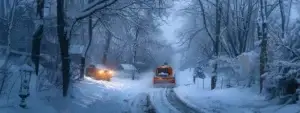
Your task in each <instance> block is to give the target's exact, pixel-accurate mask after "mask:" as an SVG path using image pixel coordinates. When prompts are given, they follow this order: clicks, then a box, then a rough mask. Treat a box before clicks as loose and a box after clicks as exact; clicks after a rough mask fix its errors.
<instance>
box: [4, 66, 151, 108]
mask: <svg viewBox="0 0 300 113" xmlns="http://www.w3.org/2000/svg"><path fill="white" fill-rule="evenodd" d="M11 70H12V71H13V72H14V76H12V78H11V79H10V80H11V81H10V83H14V84H13V88H11V89H12V91H11V93H10V94H8V95H9V99H7V98H8V96H4V97H2V98H0V104H1V106H0V113H126V112H127V113H128V112H131V113H134V112H136V113H140V112H139V111H143V109H139V108H141V106H142V107H143V105H140V103H141V102H140V101H145V97H147V96H144V95H142V94H143V92H148V91H149V90H148V88H149V87H150V85H151V79H150V78H149V77H152V76H150V75H152V73H151V74H150V73H144V74H143V75H144V76H143V77H141V78H140V79H139V80H134V81H133V80H131V79H130V78H126V79H125V78H118V76H116V77H114V78H112V81H111V82H107V81H98V80H93V79H91V78H88V77H86V78H85V79H84V80H83V81H80V82H76V83H73V85H72V87H71V90H70V91H71V94H70V95H71V96H70V97H66V98H63V97H62V93H61V91H58V90H57V89H55V88H53V89H50V90H49V89H48V90H45V91H41V92H37V91H36V81H37V77H36V76H34V75H33V76H32V79H31V84H30V94H31V95H30V97H28V99H27V103H28V109H22V108H20V107H19V106H18V105H19V103H20V98H19V97H18V89H19V86H20V76H19V75H20V74H19V73H18V72H19V71H18V70H19V67H18V66H13V67H12V68H11ZM9 87H12V86H9ZM136 97H140V99H139V98H136Z"/></svg>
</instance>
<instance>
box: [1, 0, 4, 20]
mask: <svg viewBox="0 0 300 113" xmlns="http://www.w3.org/2000/svg"><path fill="white" fill-rule="evenodd" d="M1 17H3V18H4V17H5V6H4V0H0V18H1Z"/></svg>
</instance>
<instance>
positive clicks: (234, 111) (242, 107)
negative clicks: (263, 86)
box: [174, 70, 300, 113]
mask: <svg viewBox="0 0 300 113" xmlns="http://www.w3.org/2000/svg"><path fill="white" fill-rule="evenodd" d="M178 78H180V79H179V80H180V81H179V83H180V84H181V86H179V87H177V88H175V89H174V90H175V92H176V94H177V96H178V97H179V98H180V99H181V100H182V101H183V102H185V103H186V104H187V105H189V106H191V107H193V108H197V109H198V110H201V111H204V112H206V113H214V112H216V113H298V112H299V111H300V107H299V105H298V104H295V105H286V106H282V105H274V104H270V102H268V101H265V100H264V97H263V96H261V95H259V94H258V91H259V90H258V89H255V88H225V89H224V88H223V89H221V88H220V86H217V89H215V90H213V91H211V90H210V78H209V77H207V78H206V79H204V88H203V86H202V85H203V83H202V82H203V81H202V79H199V81H197V82H196V84H193V82H192V70H191V71H189V70H185V71H182V72H180V73H179V75H178Z"/></svg>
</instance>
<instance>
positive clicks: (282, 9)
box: [278, 0, 285, 39]
mask: <svg viewBox="0 0 300 113" xmlns="http://www.w3.org/2000/svg"><path fill="white" fill-rule="evenodd" d="M278 2H279V8H280V15H281V38H282V39H284V37H285V36H284V35H285V13H284V6H283V1H282V0H278Z"/></svg>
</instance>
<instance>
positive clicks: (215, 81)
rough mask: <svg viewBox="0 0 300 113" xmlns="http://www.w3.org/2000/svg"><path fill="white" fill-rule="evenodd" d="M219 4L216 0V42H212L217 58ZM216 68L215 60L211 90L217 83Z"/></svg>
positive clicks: (219, 31) (219, 27)
mask: <svg viewBox="0 0 300 113" xmlns="http://www.w3.org/2000/svg"><path fill="white" fill-rule="evenodd" d="M221 12H222V8H221V4H220V1H219V0H216V31H215V32H216V35H215V37H216V42H215V44H214V49H215V51H214V52H215V57H216V58H217V57H218V56H219V42H220V33H221ZM217 69H218V63H217V62H215V64H214V70H213V76H212V77H211V90H213V89H215V88H216V84H217Z"/></svg>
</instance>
